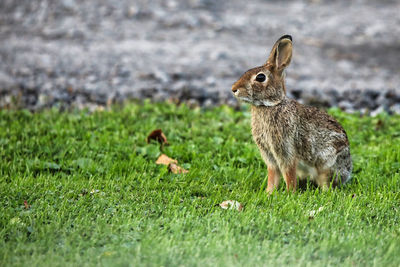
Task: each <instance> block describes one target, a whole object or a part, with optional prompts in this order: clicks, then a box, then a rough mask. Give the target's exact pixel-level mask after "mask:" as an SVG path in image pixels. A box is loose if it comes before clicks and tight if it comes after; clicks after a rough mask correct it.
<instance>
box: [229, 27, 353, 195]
mask: <svg viewBox="0 0 400 267" xmlns="http://www.w3.org/2000/svg"><path fill="white" fill-rule="evenodd" d="M291 58H292V37H291V36H290V35H284V36H282V37H281V38H279V39H278V41H276V43H275V45H274V46H273V48H272V50H271V53H270V55H269V57H268V60H267V62H266V63H265V64H264V65H262V66H260V67H256V68H253V69H250V70H248V71H246V72H245V73H244V74H243V75H242V76H241V77H240V78H239V80H237V81H236V82H235V83H234V84H233V86H232V92H233V94H234V96H235V97H236V98H237V99H238V100H241V101H244V102H247V103H250V104H251V128H252V135H253V139H254V141H255V143H256V144H257V146H258V148H259V150H260V152H261V156H262V158H263V159H264V161H265V163H266V164H267V167H268V186H267V189H266V191H267V192H268V193H272V192H273V191H274V190H276V189H277V188H278V186H279V182H280V180H281V175H283V177H284V180H285V182H286V189H287V191H296V188H297V178H299V179H300V180H304V179H307V178H310V179H311V181H313V182H315V183H316V184H317V185H318V187H320V188H321V189H323V190H326V189H329V187H330V186H331V185H332V186H333V187H335V186H338V185H340V184H344V183H346V182H348V181H349V180H350V179H351V172H352V168H353V166H352V160H351V155H350V147H349V140H348V138H347V134H346V132H345V130H344V129H343V127H342V126H341V125H340V124H339V123H338V122H337V121H336V120H335V119H334V118H333V117H331V116H330V115H328V114H327V113H326V112H325V111H322V110H319V109H317V108H315V107H309V106H305V105H302V104H300V103H298V102H297V101H296V100H294V99H290V98H288V97H287V96H286V88H285V68H287V67H288V66H289V64H290V61H291Z"/></svg>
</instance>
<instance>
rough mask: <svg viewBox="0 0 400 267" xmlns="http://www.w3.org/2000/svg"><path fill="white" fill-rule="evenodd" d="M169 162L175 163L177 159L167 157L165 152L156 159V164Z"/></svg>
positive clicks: (167, 163)
mask: <svg viewBox="0 0 400 267" xmlns="http://www.w3.org/2000/svg"><path fill="white" fill-rule="evenodd" d="M171 163H175V164H177V163H178V161H177V160H176V159H171V158H170V157H168V156H167V155H165V154H161V155H160V156H159V157H158V159H157V160H156V164H163V165H167V166H168V165H169V164H171Z"/></svg>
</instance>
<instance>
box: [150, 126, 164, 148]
mask: <svg viewBox="0 0 400 267" xmlns="http://www.w3.org/2000/svg"><path fill="white" fill-rule="evenodd" d="M151 140H156V141H157V142H159V143H160V144H161V145H169V144H168V140H167V137H166V136H165V134H164V133H163V131H162V130H161V129H156V130H154V131H152V132H151V133H150V134H149V135H148V136H147V143H150V141H151Z"/></svg>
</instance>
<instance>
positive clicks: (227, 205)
mask: <svg viewBox="0 0 400 267" xmlns="http://www.w3.org/2000/svg"><path fill="white" fill-rule="evenodd" d="M219 205H220V206H221V208H223V209H224V210H227V209H236V210H238V211H242V210H243V205H242V204H240V203H239V202H238V201H236V200H225V201H223V202H222V203H220V204H219Z"/></svg>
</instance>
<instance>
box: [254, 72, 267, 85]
mask: <svg viewBox="0 0 400 267" xmlns="http://www.w3.org/2000/svg"><path fill="white" fill-rule="evenodd" d="M265 79H266V77H265V74H264V73H259V74H257V76H256V81H257V82H260V83H262V82H264V81H265Z"/></svg>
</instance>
